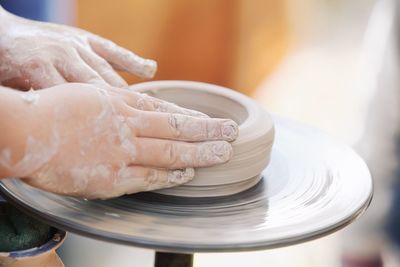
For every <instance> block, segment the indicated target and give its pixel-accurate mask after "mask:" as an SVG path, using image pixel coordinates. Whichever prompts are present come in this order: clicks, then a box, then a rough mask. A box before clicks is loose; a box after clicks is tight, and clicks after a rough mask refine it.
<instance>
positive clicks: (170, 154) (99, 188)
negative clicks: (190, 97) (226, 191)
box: [0, 83, 238, 198]
mask: <svg viewBox="0 0 400 267" xmlns="http://www.w3.org/2000/svg"><path fill="white" fill-rule="evenodd" d="M20 94H22V96H26V97H25V99H27V101H26V102H27V103H26V105H29V108H28V109H29V114H30V115H29V118H26V121H27V122H26V123H25V124H26V125H25V128H27V129H28V130H27V132H28V133H31V134H29V135H28V136H27V137H26V141H25V142H26V147H25V154H24V156H23V158H22V159H21V160H20V161H19V162H17V163H15V164H13V165H12V166H11V164H10V169H18V172H19V176H23V177H27V178H25V179H24V180H25V181H26V182H27V183H29V184H31V185H33V186H36V187H39V188H42V189H44V190H47V191H51V192H56V193H60V194H67V195H74V196H82V197H86V198H109V197H115V196H120V195H123V194H129V193H134V192H138V191H147V190H155V189H160V188H165V187H171V186H175V185H179V184H182V183H185V182H188V181H190V180H191V179H192V178H193V176H194V170H193V169H192V168H193V167H204V166H210V165H214V164H219V163H224V162H226V161H228V160H229V159H230V158H231V157H232V146H231V145H230V144H229V143H228V142H227V141H233V140H234V139H235V138H236V137H237V134H238V127H237V125H236V123H234V122H233V121H231V120H228V119H211V118H208V117H206V116H205V115H204V114H202V113H199V112H194V111H191V110H187V109H183V108H180V107H178V106H176V105H173V104H170V103H167V102H164V101H162V100H159V99H155V98H152V97H149V96H146V95H143V94H139V93H135V92H130V91H128V90H127V91H125V90H118V89H113V88H108V89H107V90H105V89H101V88H99V87H95V86H93V85H88V84H73V83H70V84H63V85H59V86H55V87H52V88H49V89H44V90H40V91H37V92H26V93H20ZM29 94H38V95H37V96H36V97H35V98H32V97H28V96H29ZM31 99H35V101H29V100H31ZM0 152H1V151H0ZM0 156H1V154H0ZM3 162H4V161H3ZM0 163H1V160H0Z"/></svg>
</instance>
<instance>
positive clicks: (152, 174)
mask: <svg viewBox="0 0 400 267" xmlns="http://www.w3.org/2000/svg"><path fill="white" fill-rule="evenodd" d="M193 177H194V170H193V169H192V168H186V169H181V170H166V169H155V168H147V167H143V166H129V167H123V168H121V169H120V170H119V171H118V179H117V183H116V184H114V188H113V189H114V190H115V191H117V192H118V191H119V193H120V195H122V194H132V193H136V192H141V191H151V190H157V189H162V188H168V187H173V186H177V185H181V184H184V183H187V182H189V181H190V180H192V179H193Z"/></svg>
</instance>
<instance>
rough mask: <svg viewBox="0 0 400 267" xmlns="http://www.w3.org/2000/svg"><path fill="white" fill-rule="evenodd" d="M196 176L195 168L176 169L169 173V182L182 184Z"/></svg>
mask: <svg viewBox="0 0 400 267" xmlns="http://www.w3.org/2000/svg"><path fill="white" fill-rule="evenodd" d="M193 178H194V169H193V168H186V169H181V170H174V171H170V172H169V173H168V183H169V184H173V185H181V184H184V183H187V182H189V181H191V180H192V179H193Z"/></svg>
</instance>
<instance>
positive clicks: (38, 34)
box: [0, 6, 157, 89]
mask: <svg viewBox="0 0 400 267" xmlns="http://www.w3.org/2000/svg"><path fill="white" fill-rule="evenodd" d="M156 68H157V65H156V62H155V61H153V60H147V59H143V58H141V57H139V56H137V55H135V54H134V53H132V52H130V51H128V50H126V49H124V48H121V47H119V46H117V45H116V44H114V43H113V42H111V41H109V40H106V39H103V38H101V37H99V36H97V35H94V34H91V33H89V32H86V31H83V30H80V29H77V28H73V27H68V26H63V25H56V24H50V23H43V22H38V21H31V20H27V19H23V18H20V17H17V16H14V15H12V14H10V13H7V12H6V11H5V10H4V9H2V8H1V6H0V84H3V85H5V86H9V87H13V88H16V89H29V88H35V89H36V88H47V87H51V86H54V85H57V84H62V83H65V82H84V83H100V84H101V83H103V84H104V83H106V84H109V85H112V86H115V87H124V86H127V84H126V82H125V81H124V80H123V79H122V78H121V77H120V76H119V75H118V74H117V73H116V72H115V71H114V69H117V70H123V71H127V72H129V73H133V74H136V75H138V76H140V77H143V78H151V77H152V76H153V75H154V73H155V71H156Z"/></svg>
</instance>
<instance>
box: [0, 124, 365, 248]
mask: <svg viewBox="0 0 400 267" xmlns="http://www.w3.org/2000/svg"><path fill="white" fill-rule="evenodd" d="M275 126H276V140H275V144H274V147H273V150H272V158H271V162H270V164H269V166H268V168H267V169H266V170H265V171H263V172H262V179H261V180H260V182H259V183H257V184H256V185H255V186H253V187H252V188H250V189H248V190H247V191H244V192H241V193H239V194H236V195H232V196H225V197H215V198H183V197H175V196H166V195H161V194H156V193H141V194H135V195H131V196H125V197H120V198H116V199H112V200H107V201H87V200H84V199H79V198H73V197H64V196H59V195H55V194H52V193H47V192H43V191H41V190H38V189H35V188H33V187H30V186H29V185H26V184H24V183H22V182H21V181H20V180H18V179H7V180H3V181H2V182H1V184H0V185H1V186H0V188H1V190H2V192H3V193H4V195H5V196H6V197H7V198H8V199H9V201H11V202H13V203H14V204H16V205H18V206H20V207H21V208H23V209H25V210H26V211H28V212H29V213H31V214H32V215H34V216H36V217H38V218H40V219H42V220H45V221H46V222H48V223H50V224H52V225H54V226H56V227H59V228H61V229H64V230H67V231H71V232H76V233H78V234H82V235H86V236H89V237H93V238H97V239H102V240H107V241H111V242H118V243H124V244H129V245H134V246H139V247H147V248H152V249H157V250H161V251H169V252H214V251H239V250H254V249H266V248H272V247H278V246H285V245H290V244H294V243H298V242H302V241H306V240H310V239H313V238H317V237H320V236H323V235H326V234H328V233H331V232H333V231H335V230H337V229H340V228H342V227H344V226H345V225H347V224H348V223H350V222H351V221H353V220H354V219H355V218H356V217H357V216H358V215H359V214H361V213H362V212H363V211H364V210H365V209H366V207H367V206H368V204H369V202H370V200H371V197H372V180H371V176H370V174H369V171H368V168H367V167H366V165H365V164H364V162H363V161H362V160H361V158H360V157H358V156H357V155H356V154H355V153H354V152H353V151H352V150H351V149H350V148H348V147H347V146H345V145H342V144H339V143H337V142H335V141H333V140H331V139H330V138H329V137H327V136H325V135H324V134H322V133H321V132H319V131H317V130H314V129H312V128H308V127H305V126H302V125H300V124H298V123H295V122H292V121H289V120H285V119H278V118H275Z"/></svg>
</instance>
